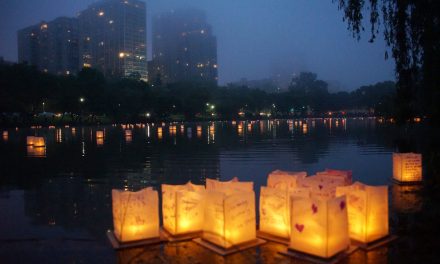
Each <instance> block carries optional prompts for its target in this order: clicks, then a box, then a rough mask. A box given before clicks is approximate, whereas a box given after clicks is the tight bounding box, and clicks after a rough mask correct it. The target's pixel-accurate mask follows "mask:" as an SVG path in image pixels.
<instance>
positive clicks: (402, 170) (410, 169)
mask: <svg viewBox="0 0 440 264" xmlns="http://www.w3.org/2000/svg"><path fill="white" fill-rule="evenodd" d="M393 179H394V180H396V181H397V182H399V183H411V182H421V181H422V154H418V153H393Z"/></svg>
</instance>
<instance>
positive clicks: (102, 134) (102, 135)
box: [96, 130, 104, 139]
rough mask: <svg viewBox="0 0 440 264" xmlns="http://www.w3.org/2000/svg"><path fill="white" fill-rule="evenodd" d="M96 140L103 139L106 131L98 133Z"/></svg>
mask: <svg viewBox="0 0 440 264" xmlns="http://www.w3.org/2000/svg"><path fill="white" fill-rule="evenodd" d="M96 138H97V139H103V138H104V131H102V130H98V131H96Z"/></svg>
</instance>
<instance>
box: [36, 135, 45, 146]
mask: <svg viewBox="0 0 440 264" xmlns="http://www.w3.org/2000/svg"><path fill="white" fill-rule="evenodd" d="M44 147H46V142H45V141H44V137H34V148H44Z"/></svg>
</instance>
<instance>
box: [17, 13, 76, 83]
mask: <svg viewBox="0 0 440 264" xmlns="http://www.w3.org/2000/svg"><path fill="white" fill-rule="evenodd" d="M17 37H18V62H21V63H28V64H30V65H34V66H36V67H37V68H38V69H40V70H41V71H44V72H50V73H53V74H64V75H69V74H74V73H77V72H78V62H79V60H78V59H79V58H78V20H77V19H76V18H68V17H59V18H56V19H55V20H53V21H50V22H44V21H43V22H41V23H38V24H36V25H33V26H30V27H27V28H24V29H21V30H19V31H18V32H17Z"/></svg>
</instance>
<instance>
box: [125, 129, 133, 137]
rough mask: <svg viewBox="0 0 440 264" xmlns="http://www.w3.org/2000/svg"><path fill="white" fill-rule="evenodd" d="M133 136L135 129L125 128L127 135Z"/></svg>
mask: <svg viewBox="0 0 440 264" xmlns="http://www.w3.org/2000/svg"><path fill="white" fill-rule="evenodd" d="M131 136H133V131H131V130H130V129H126V130H125V137H131Z"/></svg>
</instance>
